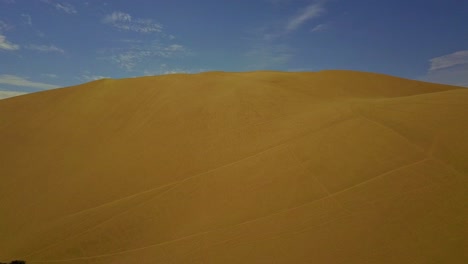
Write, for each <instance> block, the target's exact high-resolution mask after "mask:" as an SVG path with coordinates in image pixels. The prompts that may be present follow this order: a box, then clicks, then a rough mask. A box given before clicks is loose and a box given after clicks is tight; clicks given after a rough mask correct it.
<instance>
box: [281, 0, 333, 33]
mask: <svg viewBox="0 0 468 264" xmlns="http://www.w3.org/2000/svg"><path fill="white" fill-rule="evenodd" d="M326 2H327V1H326V0H316V1H315V2H314V3H312V4H310V5H308V6H307V7H305V8H304V9H302V10H301V11H300V12H299V13H298V14H297V15H296V16H294V17H292V18H291V19H290V20H289V22H288V24H287V25H286V31H287V32H291V31H294V30H296V29H298V28H299V27H300V26H302V25H303V24H304V23H306V22H307V21H309V20H311V19H314V18H317V17H320V16H322V15H323V14H325V12H326V9H325V4H326Z"/></svg>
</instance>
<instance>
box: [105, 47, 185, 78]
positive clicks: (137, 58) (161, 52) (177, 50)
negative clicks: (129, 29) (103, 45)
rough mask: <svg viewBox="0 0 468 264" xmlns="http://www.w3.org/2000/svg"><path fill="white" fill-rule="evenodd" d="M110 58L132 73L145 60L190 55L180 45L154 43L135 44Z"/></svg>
mask: <svg viewBox="0 0 468 264" xmlns="http://www.w3.org/2000/svg"><path fill="white" fill-rule="evenodd" d="M115 53H116V54H114V55H112V56H111V57H110V60H111V61H113V62H114V63H116V64H117V65H118V66H119V67H121V68H124V69H126V70H127V71H132V70H133V69H134V68H135V67H136V66H137V65H138V64H139V63H141V62H143V61H145V60H151V59H154V57H159V58H173V57H180V56H183V55H185V54H187V53H188V51H187V49H186V48H185V47H184V46H182V45H180V44H171V45H162V44H161V43H158V42H154V43H151V44H135V45H133V46H132V47H130V48H127V49H122V50H118V51H117V52H115Z"/></svg>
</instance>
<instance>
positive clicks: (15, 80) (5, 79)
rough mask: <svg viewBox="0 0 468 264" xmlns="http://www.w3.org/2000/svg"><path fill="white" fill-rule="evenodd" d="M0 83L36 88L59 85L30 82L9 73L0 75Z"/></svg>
mask: <svg viewBox="0 0 468 264" xmlns="http://www.w3.org/2000/svg"><path fill="white" fill-rule="evenodd" d="M0 84H8V85H14V86H23V87H30V88H38V89H53V88H58V87H59V86H57V85H53V84H47V83H40V82H32V81H29V80H28V79H25V78H23V77H19V76H16V75H10V74H2V75H0Z"/></svg>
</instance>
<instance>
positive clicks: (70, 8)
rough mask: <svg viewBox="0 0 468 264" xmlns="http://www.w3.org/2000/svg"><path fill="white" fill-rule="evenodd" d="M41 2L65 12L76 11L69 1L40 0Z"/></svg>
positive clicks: (73, 12) (71, 12) (74, 12)
mask: <svg viewBox="0 0 468 264" xmlns="http://www.w3.org/2000/svg"><path fill="white" fill-rule="evenodd" d="M41 1H42V2H43V3H46V4H48V5H51V6H53V7H54V8H55V9H56V10H58V11H60V12H62V13H66V14H76V13H78V11H77V10H76V8H75V7H74V6H73V5H71V4H70V3H66V2H58V1H53V0H41Z"/></svg>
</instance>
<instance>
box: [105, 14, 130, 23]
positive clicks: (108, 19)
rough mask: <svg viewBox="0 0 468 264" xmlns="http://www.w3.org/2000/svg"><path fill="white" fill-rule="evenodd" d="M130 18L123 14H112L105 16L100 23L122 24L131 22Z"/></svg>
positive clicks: (128, 15)
mask: <svg viewBox="0 0 468 264" xmlns="http://www.w3.org/2000/svg"><path fill="white" fill-rule="evenodd" d="M131 21H132V16H131V15H130V14H127V13H123V12H113V13H112V14H109V15H106V16H105V17H104V19H103V20H102V22H104V23H107V24H115V23H122V22H131Z"/></svg>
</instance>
